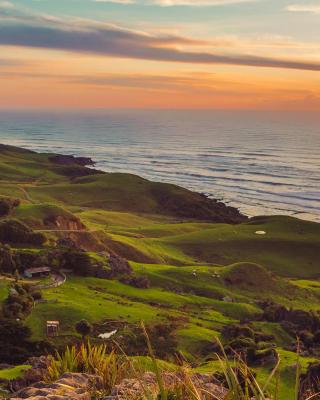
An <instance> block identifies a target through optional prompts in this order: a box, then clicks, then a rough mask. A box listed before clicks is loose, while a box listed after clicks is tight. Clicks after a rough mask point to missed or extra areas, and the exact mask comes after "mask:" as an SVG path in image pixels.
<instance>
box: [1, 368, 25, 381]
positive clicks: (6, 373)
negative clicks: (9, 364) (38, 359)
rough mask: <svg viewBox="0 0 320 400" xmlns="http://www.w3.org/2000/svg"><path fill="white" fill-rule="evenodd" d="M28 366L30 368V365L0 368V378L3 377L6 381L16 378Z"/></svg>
mask: <svg viewBox="0 0 320 400" xmlns="http://www.w3.org/2000/svg"><path fill="white" fill-rule="evenodd" d="M29 368H31V366H30V365H18V366H16V367H14V368H9V369H3V370H0V379H5V380H8V381H10V380H13V379H17V378H19V377H20V376H22V375H23V373H24V371H26V370H27V369H29Z"/></svg>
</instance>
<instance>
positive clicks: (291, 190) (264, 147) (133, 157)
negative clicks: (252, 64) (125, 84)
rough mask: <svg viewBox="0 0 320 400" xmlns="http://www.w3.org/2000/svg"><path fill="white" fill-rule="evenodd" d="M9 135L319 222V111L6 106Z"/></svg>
mask: <svg viewBox="0 0 320 400" xmlns="http://www.w3.org/2000/svg"><path fill="white" fill-rule="evenodd" d="M0 142H1V143H5V144H11V145H15V146H21V147H25V148H28V149H31V150H36V151H42V152H58V153H62V154H75V155H80V156H89V157H91V158H93V159H94V160H95V161H96V162H97V164H96V167H97V168H99V169H101V170H104V171H110V172H114V171H117V172H129V173H133V174H137V175H140V176H142V177H145V178H148V179H151V180H155V181H162V182H170V183H174V184H178V185H180V186H183V187H186V188H189V189H191V190H195V191H198V192H202V193H206V194H207V195H209V196H212V197H214V198H217V199H220V200H222V201H224V202H225V203H227V204H229V205H232V206H235V207H237V208H239V209H240V210H241V211H242V212H243V213H245V214H247V215H249V216H254V215H270V214H284V215H293V216H296V217H299V218H303V219H308V220H313V221H318V222H320V113H311V112H310V113H289V112H256V111H209V110H201V111H195V110H174V111H169V110H153V111H151V110H150V111H139V110H112V111H111V110H110V111H100V110H95V111H86V110H81V111H68V112H66V111H50V112H49V111H46V112H42V111H41V112H34V111H28V112H27V111H25V112H22V111H1V112H0Z"/></svg>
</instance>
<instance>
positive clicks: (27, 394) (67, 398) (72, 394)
mask: <svg viewBox="0 0 320 400" xmlns="http://www.w3.org/2000/svg"><path fill="white" fill-rule="evenodd" d="M99 388H101V381H100V379H99V378H98V377H96V376H92V375H88V374H79V373H67V374H64V375H63V376H62V377H61V378H60V379H59V380H58V381H56V382H54V383H51V384H48V383H45V382H43V381H40V382H37V383H34V384H33V385H31V386H29V387H27V388H25V389H22V390H20V391H19V392H17V393H15V394H14V395H13V397H11V400H22V399H29V400H45V399H48V400H91V393H92V391H93V390H94V389H99Z"/></svg>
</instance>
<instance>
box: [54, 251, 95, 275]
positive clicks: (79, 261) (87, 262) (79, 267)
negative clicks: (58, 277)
mask: <svg viewBox="0 0 320 400" xmlns="http://www.w3.org/2000/svg"><path fill="white" fill-rule="evenodd" d="M61 264H62V265H66V266H67V267H68V268H70V269H72V270H73V272H74V273H75V274H78V275H82V276H90V275H91V274H92V273H93V269H94V268H93V265H92V261H91V258H90V256H89V255H88V254H87V253H85V252H83V251H77V250H69V251H66V252H65V253H63V254H62V261H61Z"/></svg>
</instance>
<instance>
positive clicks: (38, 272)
mask: <svg viewBox="0 0 320 400" xmlns="http://www.w3.org/2000/svg"><path fill="white" fill-rule="evenodd" d="M50 272H51V269H50V268H49V267H37V268H28V269H26V270H25V271H24V276H25V277H26V278H41V277H43V276H48V275H49V274H50Z"/></svg>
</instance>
